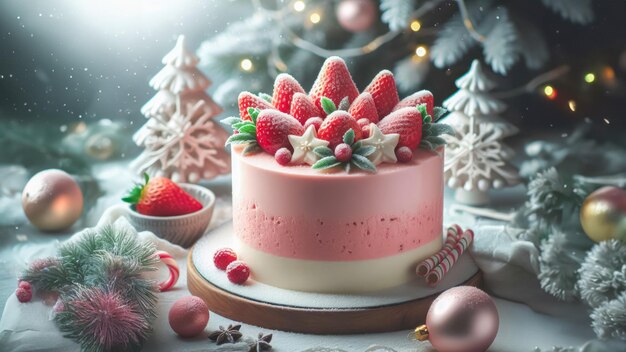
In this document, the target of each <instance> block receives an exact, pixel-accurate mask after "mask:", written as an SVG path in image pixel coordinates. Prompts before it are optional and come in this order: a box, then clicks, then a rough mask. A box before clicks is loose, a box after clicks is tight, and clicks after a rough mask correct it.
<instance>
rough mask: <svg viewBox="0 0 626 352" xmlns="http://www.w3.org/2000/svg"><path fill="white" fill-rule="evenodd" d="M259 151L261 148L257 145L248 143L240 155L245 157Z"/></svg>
mask: <svg viewBox="0 0 626 352" xmlns="http://www.w3.org/2000/svg"><path fill="white" fill-rule="evenodd" d="M260 151H261V147H259V145H258V144H256V143H250V144H248V145H247V146H246V147H245V148H243V152H241V154H242V155H244V156H245V155H250V154H256V153H258V152H260Z"/></svg>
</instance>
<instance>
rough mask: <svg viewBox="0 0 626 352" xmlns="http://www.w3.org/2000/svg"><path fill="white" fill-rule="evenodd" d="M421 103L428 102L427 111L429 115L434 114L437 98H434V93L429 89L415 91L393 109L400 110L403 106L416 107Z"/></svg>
mask: <svg viewBox="0 0 626 352" xmlns="http://www.w3.org/2000/svg"><path fill="white" fill-rule="evenodd" d="M420 104H426V111H427V112H428V114H429V115H433V114H434V108H435V100H434V98H433V93H431V92H429V91H427V90H420V91H419V92H415V93H413V94H411V95H409V96H408V97H406V98H404V99H402V100H400V102H399V103H398V104H396V106H394V107H393V111H396V110H400V109H402V108H409V107H410V108H414V107H417V106H418V105H420Z"/></svg>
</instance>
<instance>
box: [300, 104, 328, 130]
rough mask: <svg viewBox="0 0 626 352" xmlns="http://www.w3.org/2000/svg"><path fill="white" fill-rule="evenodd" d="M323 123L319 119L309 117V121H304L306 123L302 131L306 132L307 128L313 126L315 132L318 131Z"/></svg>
mask: <svg viewBox="0 0 626 352" xmlns="http://www.w3.org/2000/svg"><path fill="white" fill-rule="evenodd" d="M316 109H317V108H316ZM323 122H324V120H322V118H321V117H311V118H310V119H308V120H306V122H305V123H304V130H305V131H306V130H307V129H308V128H309V126H311V125H313V126H315V131H319V130H320V127H322V123H323Z"/></svg>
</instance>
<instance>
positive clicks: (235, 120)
mask: <svg viewBox="0 0 626 352" xmlns="http://www.w3.org/2000/svg"><path fill="white" fill-rule="evenodd" d="M220 122H221V123H223V124H224V125H228V126H232V125H234V124H236V123H238V122H241V119H240V118H239V117H237V116H231V117H227V118H225V119H223V120H221V121H220Z"/></svg>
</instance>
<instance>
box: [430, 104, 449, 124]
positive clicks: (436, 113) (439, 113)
mask: <svg viewBox="0 0 626 352" xmlns="http://www.w3.org/2000/svg"><path fill="white" fill-rule="evenodd" d="M447 112H448V110H446V109H444V108H442V107H439V106H435V107H434V108H433V120H434V121H439V119H440V118H442V117H443V115H445V114H446V113H447Z"/></svg>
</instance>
